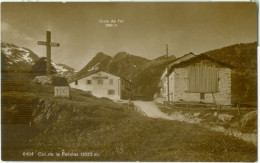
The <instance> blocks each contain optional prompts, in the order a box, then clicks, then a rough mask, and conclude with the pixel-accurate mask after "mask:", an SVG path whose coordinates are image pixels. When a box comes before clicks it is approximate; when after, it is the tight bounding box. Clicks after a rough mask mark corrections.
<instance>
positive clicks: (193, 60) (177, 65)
mask: <svg viewBox="0 0 260 163" xmlns="http://www.w3.org/2000/svg"><path fill="white" fill-rule="evenodd" d="M202 59H206V60H210V61H212V62H215V63H217V64H219V65H222V66H224V67H228V68H231V69H232V68H234V66H232V65H231V64H228V63H226V62H223V61H219V60H216V59H215V58H213V57H210V56H208V55H206V54H200V55H197V56H196V57H192V58H190V59H188V60H185V61H182V62H180V63H178V64H175V65H173V66H171V68H170V71H169V73H171V72H172V71H173V70H174V68H179V67H185V66H187V65H190V64H193V63H195V62H197V61H199V60H202Z"/></svg>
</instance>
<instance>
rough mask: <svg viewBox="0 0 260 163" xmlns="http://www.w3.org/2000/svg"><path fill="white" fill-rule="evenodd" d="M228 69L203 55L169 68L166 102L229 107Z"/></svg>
mask: <svg viewBox="0 0 260 163" xmlns="http://www.w3.org/2000/svg"><path fill="white" fill-rule="evenodd" d="M232 68H233V67H232V66H231V65H229V64H227V63H224V62H222V61H218V60H216V59H214V58H212V57H210V56H207V55H204V54H202V55H198V56H195V57H191V58H190V59H187V60H184V61H182V62H179V63H177V64H173V65H171V66H170V68H169V73H167V74H166V77H169V87H170V89H169V90H170V95H171V96H170V98H169V101H172V102H180V101H185V102H203V103H217V104H221V105H231V71H232ZM166 100H167V101H168V99H166Z"/></svg>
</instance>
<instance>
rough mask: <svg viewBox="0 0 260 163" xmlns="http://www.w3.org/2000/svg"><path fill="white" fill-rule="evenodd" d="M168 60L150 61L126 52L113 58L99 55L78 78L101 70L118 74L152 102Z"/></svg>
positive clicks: (170, 59)
mask: <svg viewBox="0 0 260 163" xmlns="http://www.w3.org/2000/svg"><path fill="white" fill-rule="evenodd" d="M166 60H167V58H166V57H165V56H161V57H158V58H156V59H154V60H148V59H146V58H143V57H139V56H135V55H131V54H129V53H126V52H119V53H117V54H116V55H114V56H113V57H110V56H108V55H105V54H104V53H98V54H97V55H96V56H95V57H94V58H93V59H92V60H91V61H90V62H89V63H88V64H87V65H86V66H85V67H84V68H83V69H81V70H80V71H79V73H78V76H82V75H85V74H87V73H88V72H90V71H92V70H94V68H95V67H99V69H101V70H104V71H107V72H110V73H113V74H116V75H118V76H121V77H124V78H126V79H128V80H131V81H132V82H133V83H135V84H136V85H137V87H136V88H135V90H134V92H135V93H138V92H140V91H141V92H142V94H143V95H144V96H145V100H152V99H153V95H154V93H155V92H156V89H157V84H158V82H159V78H160V75H161V73H162V72H163V70H164V69H165V66H166V64H165V63H166ZM168 60H169V61H168V62H171V61H173V60H175V56H174V55H172V56H170V57H169V59H168Z"/></svg>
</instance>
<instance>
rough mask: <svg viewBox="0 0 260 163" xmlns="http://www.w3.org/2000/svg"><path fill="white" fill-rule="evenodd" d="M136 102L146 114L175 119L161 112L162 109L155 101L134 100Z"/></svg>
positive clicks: (153, 116) (152, 116)
mask: <svg viewBox="0 0 260 163" xmlns="http://www.w3.org/2000/svg"><path fill="white" fill-rule="evenodd" d="M134 104H135V105H137V106H139V108H140V109H141V110H142V111H143V112H145V114H146V115H147V116H148V117H151V118H162V119H168V120H173V118H172V117H170V116H168V115H167V114H165V113H163V112H161V110H160V109H159V108H158V107H157V106H156V105H155V103H154V102H153V101H134Z"/></svg>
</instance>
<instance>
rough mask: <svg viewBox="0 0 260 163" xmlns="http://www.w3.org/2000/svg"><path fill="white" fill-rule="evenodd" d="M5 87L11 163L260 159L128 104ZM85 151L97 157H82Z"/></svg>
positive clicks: (5, 135) (235, 142)
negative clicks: (71, 154) (36, 161)
mask: <svg viewBox="0 0 260 163" xmlns="http://www.w3.org/2000/svg"><path fill="white" fill-rule="evenodd" d="M2 84H3V85H4V86H3V87H2V109H1V111H2V140H3V141H2V160H5V161H7V160H9V161H10V160H12V161H14V160H19V161H35V160H38V161H65V160H66V161H76V160H77V161H234V162H236V161H250V162H253V161H256V159H257V147H255V146H254V145H253V144H250V143H246V142H243V141H241V140H239V139H237V138H235V137H230V136H224V135H222V134H221V133H218V132H213V131H209V130H207V129H205V128H201V127H199V126H197V125H192V124H188V123H183V122H178V121H168V120H161V119H153V118H147V117H144V116H142V115H141V114H140V113H138V112H136V111H135V110H133V109H131V108H130V109H128V108H127V105H124V104H117V103H114V102H112V101H111V100H108V99H105V98H96V97H94V96H92V95H90V94H88V93H86V92H84V91H80V90H75V89H71V99H63V98H53V93H54V92H53V87H52V86H40V85H31V84H29V83H28V82H25V83H13V82H12V83H6V82H4V83H2ZM29 122H31V126H30V125H28V124H29ZM191 131H193V132H191ZM219 138H221V139H219ZM24 152H31V153H32V152H33V156H29V155H24V156H23V153H24ZM38 152H42V154H44V153H45V152H46V154H48V153H55V154H56V153H60V154H61V153H62V152H65V153H79V156H62V155H61V156H55V155H54V156H48V155H45V156H38ZM84 152H86V153H91V152H92V154H93V155H94V153H96V154H97V155H96V156H93V155H92V156H91V155H88V156H86V155H85V156H82V155H80V154H81V153H84Z"/></svg>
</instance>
